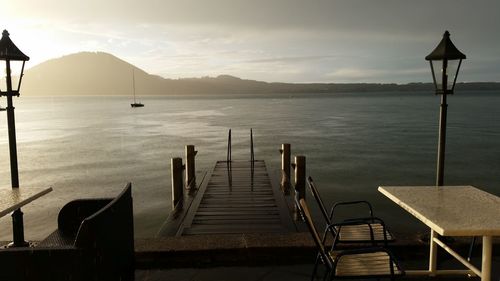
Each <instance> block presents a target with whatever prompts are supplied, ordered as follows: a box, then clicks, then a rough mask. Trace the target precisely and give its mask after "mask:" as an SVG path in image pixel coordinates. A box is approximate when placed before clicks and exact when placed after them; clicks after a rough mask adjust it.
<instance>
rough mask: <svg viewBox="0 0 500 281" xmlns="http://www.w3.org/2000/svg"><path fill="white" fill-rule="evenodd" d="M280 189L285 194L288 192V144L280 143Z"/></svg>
mask: <svg viewBox="0 0 500 281" xmlns="http://www.w3.org/2000/svg"><path fill="white" fill-rule="evenodd" d="M280 153H281V189H282V191H283V192H284V193H285V194H289V193H290V144H289V143H284V144H282V145H281V149H280Z"/></svg>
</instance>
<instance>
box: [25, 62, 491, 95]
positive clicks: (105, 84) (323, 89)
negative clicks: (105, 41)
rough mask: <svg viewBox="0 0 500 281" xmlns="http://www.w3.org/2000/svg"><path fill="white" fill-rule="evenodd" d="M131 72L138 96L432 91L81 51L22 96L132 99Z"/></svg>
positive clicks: (42, 71) (51, 65) (51, 67)
mask: <svg viewBox="0 0 500 281" xmlns="http://www.w3.org/2000/svg"><path fill="white" fill-rule="evenodd" d="M132 71H134V73H135V83H136V93H137V95H204V94H207V95H213V94H217V95H224V94H268V93H339V92H379V91H432V89H433V85H432V84H431V83H410V84H404V85H400V84H378V83H358V84H342V83H300V84H299V83H268V82H261V81H255V80H245V79H240V78H237V77H234V76H230V75H220V76H217V77H202V78H183V79H165V78H162V77H160V76H157V75H151V74H148V73H147V72H145V71H143V70H141V69H139V68H137V67H136V66H134V65H132V64H130V63H128V62H126V61H123V60H121V59H119V58H117V57H115V56H113V55H111V54H108V53H102V52H81V53H76V54H72V55H67V56H63V57H61V58H57V59H52V60H49V61H46V62H43V63H41V64H39V65H36V66H34V67H32V68H31V69H29V70H27V71H26V73H25V76H24V78H23V85H22V89H21V93H22V94H23V95H132ZM457 88H460V89H462V90H474V89H477V90H500V83H461V84H459V85H457Z"/></svg>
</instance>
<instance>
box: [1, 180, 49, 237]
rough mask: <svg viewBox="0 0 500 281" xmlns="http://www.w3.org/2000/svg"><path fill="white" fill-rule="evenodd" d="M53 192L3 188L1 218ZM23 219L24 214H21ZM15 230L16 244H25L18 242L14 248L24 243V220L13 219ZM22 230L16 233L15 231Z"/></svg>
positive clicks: (24, 188) (29, 188) (40, 189)
mask: <svg viewBox="0 0 500 281" xmlns="http://www.w3.org/2000/svg"><path fill="white" fill-rule="evenodd" d="M51 191H52V187H48V188H33V187H20V188H2V189H0V218H1V217H3V216H5V215H7V214H9V213H11V212H13V211H15V210H17V209H19V208H21V207H22V206H24V205H26V204H28V203H30V202H32V201H34V200H36V199H37V198H40V197H41V196H43V195H45V194H47V193H49V192H51ZM21 218H22V213H21ZM13 224H14V225H13V228H14V242H16V241H23V243H19V242H16V243H14V246H22V245H23V244H24V243H25V242H24V226H23V223H22V219H21V220H20V221H17V220H14V219H13ZM16 229H17V230H21V232H20V233H19V231H15V230H16Z"/></svg>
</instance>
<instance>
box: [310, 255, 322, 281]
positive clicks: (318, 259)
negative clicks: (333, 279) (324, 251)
mask: <svg viewBox="0 0 500 281" xmlns="http://www.w3.org/2000/svg"><path fill="white" fill-rule="evenodd" d="M320 259H321V257H320V256H319V254H318V255H316V262H314V268H313V272H312V275H311V281H314V280H315V279H316V271H317V270H318V264H319V261H320Z"/></svg>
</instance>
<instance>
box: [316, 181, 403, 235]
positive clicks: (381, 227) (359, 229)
mask: <svg viewBox="0 0 500 281" xmlns="http://www.w3.org/2000/svg"><path fill="white" fill-rule="evenodd" d="M307 182H308V187H309V190H310V191H311V193H312V195H313V197H314V199H315V200H316V203H317V204H318V207H319V209H320V211H321V214H322V215H323V218H324V219H325V222H326V225H332V224H333V223H334V222H336V221H335V211H336V210H337V209H338V208H339V207H341V206H347V205H366V207H367V210H368V216H367V217H356V218H349V219H346V220H343V221H344V222H348V221H358V222H360V223H359V224H354V225H345V226H338V227H335V228H331V229H330V230H328V231H329V232H330V233H331V234H332V235H333V237H334V238H335V239H334V242H333V243H334V244H336V243H372V244H377V243H381V242H383V243H384V245H386V243H387V242H390V241H394V236H393V235H392V234H391V232H390V231H389V230H388V229H387V228H386V226H385V223H384V221H383V220H382V219H380V218H377V217H375V216H373V208H372V205H371V204H370V202H368V201H364V200H360V201H346V202H337V203H335V204H334V205H333V206H332V208H331V209H330V212H329V213H328V212H327V210H326V207H325V204H324V203H323V200H321V196H320V195H319V191H318V189H317V188H316V184H315V183H314V181H313V179H312V177H309V178H308V179H307ZM326 230H327V229H325V234H324V235H323V239H322V241H323V243H324V241H325V239H326V232H327V231H326Z"/></svg>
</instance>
